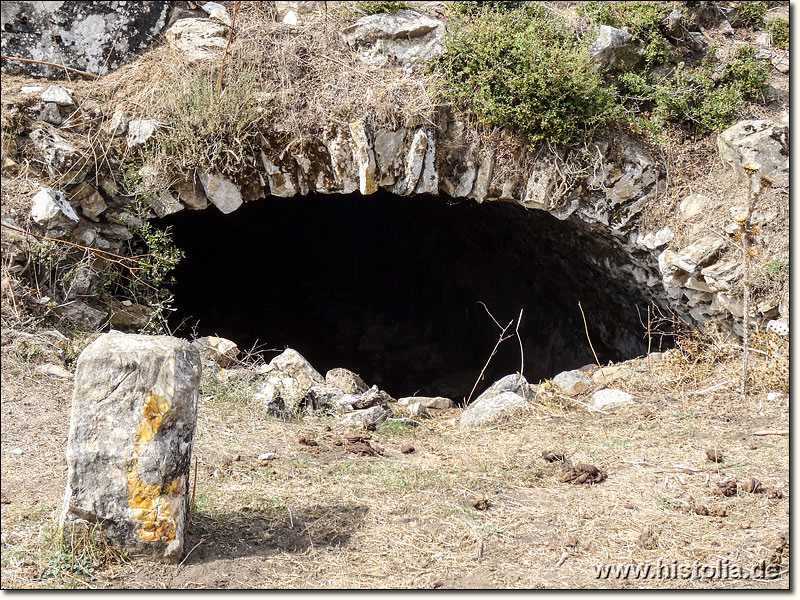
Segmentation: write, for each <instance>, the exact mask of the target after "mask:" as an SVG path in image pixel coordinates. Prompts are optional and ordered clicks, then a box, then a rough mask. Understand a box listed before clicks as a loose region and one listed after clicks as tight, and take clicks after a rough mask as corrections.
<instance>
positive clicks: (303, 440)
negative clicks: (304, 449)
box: [297, 435, 319, 447]
mask: <svg viewBox="0 0 800 600" xmlns="http://www.w3.org/2000/svg"><path fill="white" fill-rule="evenodd" d="M297 443H298V444H300V445H301V446H312V447H313V446H319V443H318V442H317V440H315V439H314V438H312V437H310V436H306V435H301V436H300V437H299V438H297Z"/></svg>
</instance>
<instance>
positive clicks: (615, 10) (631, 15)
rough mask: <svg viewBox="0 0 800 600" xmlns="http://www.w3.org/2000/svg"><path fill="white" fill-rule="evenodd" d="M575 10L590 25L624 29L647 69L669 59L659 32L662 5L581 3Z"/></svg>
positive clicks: (664, 10) (669, 50) (669, 51)
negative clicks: (640, 49) (641, 55)
mask: <svg viewBox="0 0 800 600" xmlns="http://www.w3.org/2000/svg"><path fill="white" fill-rule="evenodd" d="M578 10H579V11H581V12H582V14H585V15H588V16H589V17H590V18H591V19H592V21H593V22H595V23H598V24H601V25H610V26H611V27H617V28H621V27H627V28H628V29H629V30H630V32H631V34H632V35H633V36H634V38H635V39H637V40H638V41H639V42H640V43H641V46H642V52H643V55H644V59H645V64H646V65H647V66H654V65H660V64H663V63H665V62H667V60H669V57H670V55H671V54H672V45H671V44H670V43H669V41H668V40H667V39H666V37H664V35H663V34H662V33H661V29H660V28H661V22H662V20H663V19H664V17H665V16H666V14H667V10H668V6H667V5H666V4H664V3H662V2H581V3H579V6H578Z"/></svg>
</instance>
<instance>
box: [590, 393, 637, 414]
mask: <svg viewBox="0 0 800 600" xmlns="http://www.w3.org/2000/svg"><path fill="white" fill-rule="evenodd" d="M630 404H634V399H633V396H632V395H631V394H629V393H628V392H623V391H622V390H613V389H609V388H606V389H602V390H598V391H596V392H595V393H594V394H592V399H591V400H590V401H589V406H590V407H592V408H595V409H597V410H605V411H608V410H614V409H615V408H619V407H620V406H626V405H630Z"/></svg>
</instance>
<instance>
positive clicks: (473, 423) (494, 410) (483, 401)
mask: <svg viewBox="0 0 800 600" xmlns="http://www.w3.org/2000/svg"><path fill="white" fill-rule="evenodd" d="M487 391H488V390H487ZM525 409H528V410H530V405H529V404H528V402H527V401H526V400H525V399H524V398H523V397H522V396H520V395H519V394H515V393H514V392H499V393H496V394H490V395H487V394H486V392H484V393H483V394H481V395H480V396H479V397H478V399H477V400H475V401H474V402H473V403H472V404H470V405H469V408H467V410H465V411H464V412H463V413H462V414H461V422H460V427H461V429H468V428H470V427H477V426H478V425H481V424H482V423H486V422H487V421H490V420H492V419H494V418H495V417H497V416H499V415H501V414H503V413H506V412H509V411H513V410H525Z"/></svg>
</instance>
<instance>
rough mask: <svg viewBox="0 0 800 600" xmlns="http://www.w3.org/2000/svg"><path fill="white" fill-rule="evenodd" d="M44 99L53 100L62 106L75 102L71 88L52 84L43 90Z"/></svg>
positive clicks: (44, 100) (46, 100)
mask: <svg viewBox="0 0 800 600" xmlns="http://www.w3.org/2000/svg"><path fill="white" fill-rule="evenodd" d="M42 101H43V102H53V103H55V104H58V105H60V106H73V105H74V104H75V102H73V100H72V93H71V90H67V89H66V88H63V87H61V86H60V85H51V86H50V87H48V88H47V89H46V90H45V91H44V92H42Z"/></svg>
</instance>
